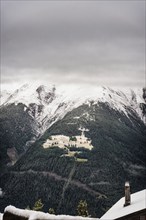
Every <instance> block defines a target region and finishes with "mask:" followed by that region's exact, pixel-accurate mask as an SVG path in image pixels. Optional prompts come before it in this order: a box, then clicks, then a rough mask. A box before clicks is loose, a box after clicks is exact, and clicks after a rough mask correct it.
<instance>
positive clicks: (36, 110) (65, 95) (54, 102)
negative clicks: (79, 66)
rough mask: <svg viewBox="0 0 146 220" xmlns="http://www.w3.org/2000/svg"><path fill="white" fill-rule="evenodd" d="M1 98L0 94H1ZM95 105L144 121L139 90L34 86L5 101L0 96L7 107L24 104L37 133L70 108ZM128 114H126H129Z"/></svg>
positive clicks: (6, 97)
mask: <svg viewBox="0 0 146 220" xmlns="http://www.w3.org/2000/svg"><path fill="white" fill-rule="evenodd" d="M2 94H3V93H2ZM91 101H93V102H94V104H98V103H99V102H104V103H107V104H108V105H109V106H110V107H111V108H113V109H115V110H118V111H121V112H123V113H124V114H125V115H126V116H127V117H128V114H130V112H131V111H132V112H134V113H135V114H136V115H138V117H139V118H141V120H143V121H145V117H144V116H143V114H142V110H141V108H140V103H144V100H143V98H142V90H140V89H139V90H136V91H133V90H127V91H124V92H123V91H120V90H118V91H116V90H113V89H111V88H108V87H93V88H91V87H90V88H86V87H82V88H80V87H78V86H76V87H75V86H74V87H71V86H66V87H65V88H63V87H61V86H60V87H57V88H55V86H52V85H50V86H44V85H41V86H38V85H35V84H34V85H28V84H25V85H23V86H22V87H20V88H19V89H17V90H16V91H15V92H14V93H13V94H11V95H10V96H9V97H8V96H5V98H4V95H3V99H2V100H1V103H2V105H8V104H10V103H15V104H16V105H17V104H18V103H23V104H25V106H26V107H25V108H24V111H26V110H27V111H28V112H29V114H30V115H31V116H32V117H33V118H35V119H36V120H37V122H39V124H40V125H41V126H40V127H41V128H40V133H43V132H44V131H45V130H46V129H47V128H49V127H50V126H51V125H52V124H54V123H55V122H56V121H58V120H59V119H62V118H63V117H64V116H65V114H66V113H67V112H69V111H72V110H73V109H74V108H76V107H78V106H80V105H82V104H89V105H90V102H91ZM129 110H130V111H129Z"/></svg>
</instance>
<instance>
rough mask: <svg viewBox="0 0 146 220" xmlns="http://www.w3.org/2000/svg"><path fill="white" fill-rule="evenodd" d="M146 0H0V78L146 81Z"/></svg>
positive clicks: (14, 81)
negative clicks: (145, 79)
mask: <svg viewBox="0 0 146 220" xmlns="http://www.w3.org/2000/svg"><path fill="white" fill-rule="evenodd" d="M144 4H145V1H143V0H137V1H132V0H130V1H109V0H107V1H27V0H25V1H21V0H20V1H12V0H7V1H1V84H2V85H3V87H6V88H8V87H12V85H13V86H14V85H16V84H18V83H20V84H22V83H25V82H27V81H28V82H30V81H39V80H40V81H43V80H44V81H45V82H46V83H49V84H50V83H53V84H79V85H85V86H95V85H107V86H113V87H116V86H117V87H143V86H144V78H145V7H144Z"/></svg>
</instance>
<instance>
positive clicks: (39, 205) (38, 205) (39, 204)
mask: <svg viewBox="0 0 146 220" xmlns="http://www.w3.org/2000/svg"><path fill="white" fill-rule="evenodd" d="M43 206H44V204H43V203H42V201H41V199H39V200H37V201H36V202H35V204H34V207H33V210H35V211H40V210H42V208H43Z"/></svg>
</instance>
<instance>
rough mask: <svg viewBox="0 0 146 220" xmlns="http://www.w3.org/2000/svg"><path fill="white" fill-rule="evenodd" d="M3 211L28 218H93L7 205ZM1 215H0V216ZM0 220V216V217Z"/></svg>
mask: <svg viewBox="0 0 146 220" xmlns="http://www.w3.org/2000/svg"><path fill="white" fill-rule="evenodd" d="M5 212H9V213H12V214H14V215H17V216H22V217H26V218H28V219H29V220H36V219H43V220H95V218H85V217H81V216H70V215H52V214H48V213H44V212H38V211H32V210H23V209H18V208H15V207H14V206H11V205H10V206H7V207H6V208H5ZM0 217H1V216H0ZM0 220H1V218H0ZM96 220H98V219H97V218H96Z"/></svg>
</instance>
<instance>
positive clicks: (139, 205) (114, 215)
mask: <svg viewBox="0 0 146 220" xmlns="http://www.w3.org/2000/svg"><path fill="white" fill-rule="evenodd" d="M124 203H125V197H123V198H121V199H120V200H119V201H118V202H117V203H116V204H115V205H113V206H112V207H111V208H110V209H109V210H108V211H107V212H106V213H105V214H104V215H103V216H102V217H101V218H100V219H102V220H114V219H118V218H121V217H124V216H127V215H130V214H132V213H135V212H138V211H141V210H144V209H146V189H144V190H142V191H139V192H136V193H133V194H131V204H130V205H128V206H126V207H124V206H123V205H124Z"/></svg>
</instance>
